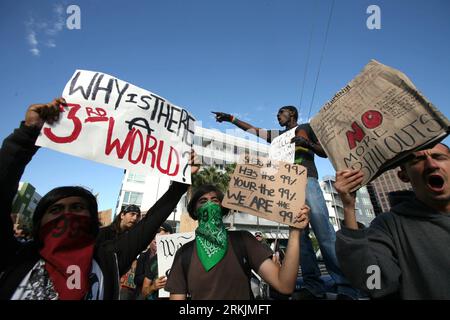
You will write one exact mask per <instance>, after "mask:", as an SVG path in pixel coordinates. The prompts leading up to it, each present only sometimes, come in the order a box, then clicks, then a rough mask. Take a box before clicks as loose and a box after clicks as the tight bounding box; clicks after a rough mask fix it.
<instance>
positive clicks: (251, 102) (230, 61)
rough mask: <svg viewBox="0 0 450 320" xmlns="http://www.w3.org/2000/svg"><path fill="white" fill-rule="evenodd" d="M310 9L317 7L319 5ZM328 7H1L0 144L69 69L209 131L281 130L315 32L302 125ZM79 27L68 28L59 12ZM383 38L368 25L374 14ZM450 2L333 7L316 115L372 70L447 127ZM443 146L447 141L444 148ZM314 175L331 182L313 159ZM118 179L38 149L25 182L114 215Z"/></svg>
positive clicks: (232, 2) (207, 1)
mask: <svg viewBox="0 0 450 320" xmlns="http://www.w3.org/2000/svg"><path fill="white" fill-rule="evenodd" d="M315 2H318V3H317V4H315ZM331 3H332V0H322V1H313V0H308V1H306V0H305V1H301V0H277V1H275V0H178V1H174V0H148V1H132V0H127V1H117V0H115V1H71V2H68V1H34V0H2V1H0V43H1V48H2V49H1V53H0V54H1V59H0V75H1V76H0V95H1V97H2V105H1V110H2V117H1V124H2V125H1V126H0V139H3V138H4V137H6V136H7V135H8V134H9V133H10V132H11V131H12V130H13V129H14V128H15V127H17V125H18V124H19V122H20V120H22V119H23V116H24V113H25V110H26V108H27V106H28V105H29V104H31V103H37V102H47V101H49V100H51V99H52V98H53V97H56V96H59V95H61V93H62V90H63V88H64V85H65V83H66V82H67V81H68V80H69V78H70V76H71V75H72V73H73V72H74V70H75V69H87V70H93V71H101V72H105V73H108V74H111V75H114V76H116V77H118V78H119V79H122V80H126V81H128V82H131V83H133V84H135V85H137V86H140V87H142V88H145V89H147V90H149V91H152V92H154V93H157V94H159V95H161V96H163V97H164V98H166V99H168V100H170V101H171V102H173V103H175V104H177V105H180V106H183V107H185V108H187V109H188V110H190V111H191V112H192V113H193V114H194V115H195V116H196V118H197V119H198V120H200V121H202V124H203V126H204V127H207V128H220V129H221V130H223V131H224V130H226V129H229V128H231V126H230V125H228V124H226V125H221V126H218V125H217V124H216V123H215V121H214V119H213V117H212V115H211V113H210V111H212V110H220V111H226V112H229V113H233V114H236V115H238V116H239V117H240V118H242V119H243V120H246V121H249V122H251V123H253V124H255V125H256V126H260V127H266V128H277V127H278V124H277V122H276V119H275V115H276V112H277V110H278V107H279V106H281V105H286V104H294V105H297V106H300V96H301V88H302V80H303V74H304V70H305V62H306V56H307V51H308V50H307V48H308V41H309V35H310V30H311V28H312V25H313V23H314V32H313V38H312V46H311V57H310V61H309V64H308V73H307V77H306V82H305V87H304V94H303V99H302V103H301V106H300V112H301V116H302V118H303V120H306V119H307V116H308V112H309V108H310V105H311V98H312V93H313V88H314V83H315V77H316V75H317V70H318V65H319V57H320V55H321V50H322V46H323V44H324V35H325V30H326V24H327V20H328V15H329V12H330V7H331ZM70 4H76V5H78V6H79V7H80V9H81V29H80V30H68V29H67V28H66V19H67V17H68V14H66V8H67V7H68V6H69V5H70ZM371 4H376V5H378V6H379V7H380V8H381V29H380V30H369V29H368V28H367V27H366V20H367V18H368V16H369V15H368V14H367V13H366V9H367V7H368V6H369V5H371ZM449 35H450V1H447V0H429V1H424V0H423V1H411V0H395V1H394V0H389V1H387V0H386V1H377V0H371V1H365V0H345V1H344V0H336V2H335V6H334V10H333V15H332V19H331V25H330V30H329V36H328V42H327V46H326V50H325V53H324V57H323V63H322V70H321V73H320V78H319V80H318V84H317V89H316V94H315V99H314V103H313V104H312V109H311V115H314V114H315V113H317V111H318V110H319V109H320V107H321V106H322V105H323V104H324V103H325V102H326V101H327V100H328V99H330V98H331V97H332V96H333V94H334V93H335V92H337V91H338V90H339V89H340V88H341V87H343V86H344V85H345V84H346V83H347V82H348V81H350V80H351V79H352V78H353V77H354V76H355V75H356V74H357V73H358V72H359V71H360V70H361V69H362V67H363V66H364V65H365V64H366V63H367V62H368V61H369V60H370V59H372V58H373V59H377V60H378V61H380V62H382V63H384V64H387V65H390V66H392V67H395V68H397V69H399V70H401V71H403V72H404V73H406V74H407V75H408V76H409V77H410V78H411V79H412V81H413V82H414V83H415V85H416V86H417V87H418V88H419V90H421V91H422V93H423V94H424V95H425V96H426V97H427V98H428V99H429V100H430V101H431V102H433V103H434V104H435V105H436V106H437V107H438V108H439V109H440V110H441V111H442V112H443V113H444V114H445V115H446V116H447V117H450V106H449V102H450V41H449V39H450V36H449ZM448 141H449V139H448V138H447V140H446V142H448ZM317 164H318V169H319V175H320V177H322V176H324V175H328V174H334V170H333V168H332V167H331V165H330V164H329V162H328V161H327V160H319V161H317ZM122 176H123V170H120V169H117V168H113V167H109V166H107V165H102V164H98V163H95V162H92V161H89V160H83V159H79V158H75V157H72V156H69V155H64V154H60V153H57V152H54V151H51V150H48V149H41V150H40V151H39V152H38V154H37V155H36V156H35V157H34V159H33V161H32V162H31V164H30V165H29V166H28V167H27V170H26V171H25V174H24V176H23V177H22V180H23V181H28V182H30V183H32V184H33V185H34V186H36V188H37V190H38V192H39V193H41V194H45V193H46V192H47V191H49V190H50V189H51V188H53V187H56V186H60V185H73V184H74V185H84V186H88V187H91V188H92V189H93V191H94V192H95V193H99V206H100V209H107V208H114V207H115V204H116V201H117V196H118V192H119V190H120V184H121V179H122Z"/></svg>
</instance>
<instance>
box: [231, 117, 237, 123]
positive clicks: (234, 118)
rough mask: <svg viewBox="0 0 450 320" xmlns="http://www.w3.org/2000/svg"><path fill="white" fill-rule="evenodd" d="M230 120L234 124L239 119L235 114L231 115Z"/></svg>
mask: <svg viewBox="0 0 450 320" xmlns="http://www.w3.org/2000/svg"><path fill="white" fill-rule="evenodd" d="M230 122H231V123H232V124H237V122H238V119H237V118H236V117H235V116H231V120H230Z"/></svg>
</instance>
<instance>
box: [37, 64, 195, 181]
mask: <svg viewBox="0 0 450 320" xmlns="http://www.w3.org/2000/svg"><path fill="white" fill-rule="evenodd" d="M63 97H64V98H65V99H66V102H67V103H68V105H67V106H66V107H64V110H63V112H62V113H61V116H60V120H59V121H58V122H57V123H55V124H54V125H52V126H50V125H48V124H45V125H44V127H43V129H42V131H41V134H40V136H39V138H38V140H37V143H36V144H37V145H39V146H44V147H48V148H51V149H54V150H57V151H60V152H64V153H68V154H71V155H75V156H78V157H81V158H86V159H90V160H94V161H97V162H102V163H106V164H109V165H112V166H116V167H119V168H125V169H131V170H133V171H134V172H141V173H147V174H158V175H163V176H167V177H169V178H170V179H171V180H175V181H179V182H184V183H190V180H191V177H190V170H187V167H188V161H189V154H190V149H191V145H192V143H193V135H194V125H195V119H194V117H193V116H192V115H191V114H190V113H189V112H188V111H186V110H185V109H183V108H180V107H177V106H175V105H173V104H172V103H170V102H169V101H167V100H166V99H164V98H161V97H160V96H158V95H156V94H154V93H151V92H149V91H147V90H144V89H141V88H139V87H137V86H134V85H132V84H130V83H127V82H125V81H122V80H119V79H117V78H115V77H113V76H110V75H107V74H104V73H100V72H93V71H85V70H77V71H75V73H74V74H73V76H72V78H71V79H70V80H69V82H68V83H67V84H66V87H65V88H64V92H63Z"/></svg>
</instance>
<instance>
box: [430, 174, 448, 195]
mask: <svg viewBox="0 0 450 320" xmlns="http://www.w3.org/2000/svg"><path fill="white" fill-rule="evenodd" d="M444 182H445V181H444V178H442V177H441V176H440V175H437V174H431V175H429V176H428V177H427V185H428V188H430V189H431V190H432V191H435V192H439V191H442V190H443V189H444Z"/></svg>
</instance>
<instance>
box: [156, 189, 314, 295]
mask: <svg viewBox="0 0 450 320" xmlns="http://www.w3.org/2000/svg"><path fill="white" fill-rule="evenodd" d="M222 199H223V194H222V192H221V191H220V190H219V189H218V188H217V187H215V186H213V185H203V186H201V187H200V188H199V189H198V190H197V191H196V192H195V193H194V195H193V197H192V199H191V201H190V202H189V204H188V212H189V215H190V216H191V217H192V218H193V219H194V220H198V228H197V229H196V230H195V236H196V238H195V240H193V241H194V243H193V249H192V255H191V256H190V257H189V258H190V259H187V260H188V263H186V262H185V261H183V252H185V251H187V247H188V245H184V246H183V247H182V248H181V249H180V250H178V252H177V254H176V256H175V259H174V262H173V265H172V269H171V271H170V274H169V277H168V279H167V284H166V287H165V289H166V290H167V291H169V292H170V299H173V300H182V299H186V297H187V296H188V295H190V296H191V298H192V299H193V300H207V299H210V300H222V299H250V298H251V293H250V287H249V279H248V276H247V275H246V271H245V270H244V269H243V267H242V264H241V263H240V261H239V258H238V256H239V254H238V252H239V250H238V249H236V248H235V246H236V242H233V241H232V240H233V239H230V238H236V237H237V236H239V237H238V239H239V241H240V242H239V245H240V246H243V247H244V248H245V252H246V259H248V265H249V267H251V269H253V270H254V271H256V272H257V273H258V274H259V275H260V276H261V277H262V278H263V279H264V281H266V282H267V283H268V284H270V285H271V286H272V287H273V288H275V289H276V290H277V291H279V292H281V293H284V294H291V293H292V292H293V290H294V288H295V282H296V280H297V271H298V266H299V259H300V234H301V230H303V228H305V227H306V226H307V225H308V223H309V217H308V215H309V207H308V206H306V205H305V206H304V207H303V208H302V210H301V212H299V213H298V215H297V216H296V219H297V221H299V222H300V223H301V226H302V228H301V229H297V228H293V227H291V228H290V232H289V242H288V246H287V250H286V257H285V260H284V263H283V265H282V266H281V267H280V266H279V265H278V264H276V263H275V262H274V261H272V251H271V250H270V249H269V248H268V247H267V246H264V245H263V244H261V243H260V242H259V241H258V240H256V238H255V237H254V236H253V235H252V234H251V233H249V232H247V231H227V230H226V229H225V225H224V223H223V217H224V216H226V215H227V213H228V209H226V208H223V207H222V206H221V202H222ZM238 233H239V235H238ZM233 243H234V246H233ZM184 260H186V259H184Z"/></svg>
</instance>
